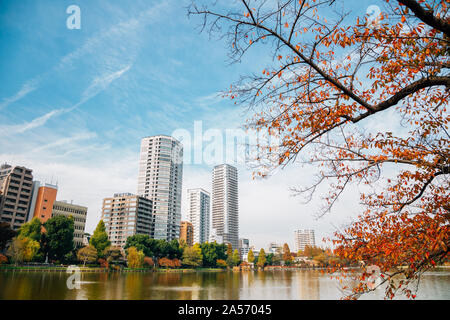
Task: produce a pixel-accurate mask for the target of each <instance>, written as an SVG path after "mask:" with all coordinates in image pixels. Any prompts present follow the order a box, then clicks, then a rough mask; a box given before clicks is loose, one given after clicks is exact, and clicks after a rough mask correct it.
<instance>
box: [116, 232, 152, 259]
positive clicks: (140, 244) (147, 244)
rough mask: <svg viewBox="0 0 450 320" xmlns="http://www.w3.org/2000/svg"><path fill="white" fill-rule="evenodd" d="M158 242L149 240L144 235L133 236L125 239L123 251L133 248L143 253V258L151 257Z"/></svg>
mask: <svg viewBox="0 0 450 320" xmlns="http://www.w3.org/2000/svg"><path fill="white" fill-rule="evenodd" d="M157 243H158V240H154V239H150V237H149V236H148V235H146V234H135V235H133V236H131V237H128V238H127V242H126V244H125V247H124V249H128V248H130V247H135V248H136V249H137V250H141V251H142V252H144V254H145V256H147V257H153V256H156V255H155V254H154V252H155V249H156V246H157Z"/></svg>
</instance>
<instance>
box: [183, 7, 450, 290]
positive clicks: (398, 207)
mask: <svg viewBox="0 0 450 320" xmlns="http://www.w3.org/2000/svg"><path fill="white" fill-rule="evenodd" d="M239 3H240V4H241V6H240V9H236V7H235V6H234V7H232V9H230V10H229V11H227V10H228V9H226V8H225V7H224V6H220V4H204V5H202V4H199V1H195V3H194V2H193V4H192V5H191V7H190V8H189V13H190V14H191V15H198V16H201V17H202V18H203V20H202V21H203V23H202V27H203V28H204V29H205V28H207V29H208V30H209V32H210V33H211V34H214V33H218V34H219V35H220V36H225V37H227V38H228V40H229V45H230V56H231V58H232V59H234V60H235V61H240V59H241V57H242V56H243V55H244V54H245V53H246V52H247V51H248V50H250V49H251V48H252V47H254V46H257V47H258V49H259V50H263V48H267V51H268V52H269V53H270V54H271V55H272V56H273V61H274V62H273V63H272V64H270V65H267V66H265V68H264V69H263V70H262V72H261V73H258V74H253V75H249V76H247V77H244V78H242V79H241V80H240V81H239V82H238V83H237V84H236V85H233V86H231V89H230V90H229V92H228V95H229V96H230V98H231V99H233V100H234V101H236V103H238V104H245V105H247V106H248V107H249V110H253V111H254V116H253V117H251V118H250V119H249V121H248V123H247V127H248V129H250V130H256V131H257V132H262V133H266V134H268V135H269V136H272V137H275V138H276V139H278V141H279V143H278V144H277V145H273V144H270V143H267V144H263V143H260V144H259V145H258V150H259V153H258V156H257V158H256V159H255V160H257V161H258V164H259V167H257V168H256V170H255V173H256V174H257V175H259V176H262V177H265V176H268V175H269V174H270V172H271V170H273V169H275V168H277V167H280V166H281V167H284V166H286V165H287V164H290V163H304V164H314V165H316V168H317V179H316V181H315V182H314V183H312V184H311V185H308V186H305V187H301V188H296V189H294V191H295V192H296V193H298V194H299V195H303V196H306V199H309V200H310V199H311V197H312V196H313V194H314V193H315V191H316V190H318V187H319V186H320V185H323V184H325V185H326V186H328V190H329V192H328V193H326V194H325V195H324V197H323V203H324V206H323V208H322V210H321V211H320V212H319V215H323V214H325V213H327V212H329V211H330V210H331V209H332V208H333V205H334V204H335V203H336V201H337V200H338V199H339V198H340V197H341V195H342V194H343V192H344V191H345V190H347V189H348V188H349V187H350V186H351V185H352V184H359V185H361V186H362V188H361V189H362V191H361V193H360V199H361V202H362V204H363V206H364V207H363V209H362V210H363V211H362V212H361V214H360V215H359V217H358V218H357V220H356V221H354V222H353V223H351V224H350V225H347V226H345V227H344V228H343V229H342V230H337V231H336V233H335V235H334V237H333V239H330V240H331V241H333V243H334V245H335V250H334V253H335V254H336V255H337V256H338V257H340V258H342V259H345V260H346V261H349V262H350V263H361V264H362V265H365V266H370V265H376V266H378V267H379V268H380V272H381V274H382V275H383V278H382V281H381V282H380V284H379V285H378V286H377V287H379V286H384V287H385V290H386V291H385V293H386V297H387V298H392V297H394V295H395V294H396V292H398V291H399V290H400V291H401V292H403V293H404V294H406V295H407V296H408V297H412V298H414V297H415V294H414V292H413V291H412V289H411V285H412V283H413V282H415V281H416V280H418V279H419V278H420V275H421V274H422V273H423V272H424V271H425V270H428V269H430V268H433V267H434V266H436V265H437V264H439V263H442V262H443V261H445V260H446V259H448V256H449V252H448V248H449V245H450V243H449V242H450V236H449V231H450V230H449V229H450V227H449V218H450V204H449V190H450V188H449V180H448V175H449V169H450V160H449V159H450V155H449V138H450V135H449V132H448V121H449V114H448V111H447V108H448V96H449V94H450V90H449V88H450V77H449V67H450V61H449V50H448V48H449V43H450V13H449V3H448V1H446V0H436V1H431V0H430V1H416V0H398V1H392V0H391V1H389V0H385V1H381V0H380V1H379V2H378V3H377V5H376V6H375V7H376V8H378V9H379V13H377V14H376V15H375V16H373V15H370V16H368V15H364V14H361V15H359V16H358V17H353V18H352V17H349V15H348V13H347V12H345V11H344V9H342V7H345V4H343V2H342V1H340V2H339V1H334V0H310V1H306V0H300V1H299V0H295V1H294V0H285V1H282V0H279V1H270V2H265V1H252V0H241V1H239ZM325 15H326V16H327V18H324V16H325ZM386 117H391V118H392V119H397V118H398V119H399V121H401V126H402V130H403V131H406V132H402V130H399V126H394V125H391V126H390V127H389V122H387V121H385V122H386V123H384V127H383V129H377V130H374V129H372V130H368V129H367V128H368V124H369V123H370V122H371V121H375V120H377V121H381V122H383V120H384V119H385V118H386ZM372 127H373V126H372ZM366 190H369V191H366ZM330 271H333V272H334V271H341V273H342V275H341V276H342V277H345V276H348V277H352V278H353V279H356V280H357V281H356V282H353V283H356V285H355V286H352V287H351V288H349V290H350V291H349V292H348V295H347V297H348V298H358V297H359V296H360V295H361V294H363V293H366V292H368V291H371V290H375V289H376V288H373V287H369V286H367V284H366V283H367V281H366V280H367V277H368V276H369V275H368V274H367V273H366V272H363V273H362V274H361V273H360V272H354V273H352V272H350V273H349V272H347V271H345V270H344V269H343V268H342V267H341V266H340V265H335V266H334V267H333V268H332V269H331V270H330ZM399 279H401V280H399Z"/></svg>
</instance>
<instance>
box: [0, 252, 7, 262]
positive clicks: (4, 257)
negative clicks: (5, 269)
mask: <svg viewBox="0 0 450 320" xmlns="http://www.w3.org/2000/svg"><path fill="white" fill-rule="evenodd" d="M4 263H8V258H7V257H6V256H5V255H3V254H0V264H4Z"/></svg>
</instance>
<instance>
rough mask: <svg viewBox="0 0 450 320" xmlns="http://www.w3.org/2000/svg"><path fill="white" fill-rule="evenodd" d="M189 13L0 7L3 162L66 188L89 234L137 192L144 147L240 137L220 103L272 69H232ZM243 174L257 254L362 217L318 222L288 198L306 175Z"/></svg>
mask: <svg viewBox="0 0 450 320" xmlns="http://www.w3.org/2000/svg"><path fill="white" fill-rule="evenodd" d="M188 3H189V1H149V0H146V1H144V0H140V1H139V0H133V1H127V2H125V1H119V0H114V1H112V0H108V1H106V0H105V1H101V0H89V1H88V0H85V1H74V0H71V1H63V0H60V1H54V0H40V1H32V0H23V1H16V0H12V1H8V0H2V1H1V5H0V70H1V72H0V83H1V84H2V85H1V86H0V162H8V163H12V164H18V165H24V166H27V167H30V168H32V169H33V170H34V175H35V177H36V178H37V179H38V180H41V181H46V182H56V181H58V184H59V193H58V198H59V199H60V200H63V199H66V200H74V203H79V204H82V205H86V206H88V207H89V211H88V222H87V231H89V232H92V230H93V229H94V228H95V225H96V223H97V222H98V220H99V217H100V208H101V202H102V199H103V198H104V197H107V196H111V195H112V193H115V192H136V188H137V166H138V152H139V143H140V139H141V138H142V137H144V136H150V135H154V134H171V133H172V132H173V131H174V130H176V129H180V128H181V129H186V130H188V131H192V130H193V124H194V121H199V120H201V121H203V127H204V130H206V129H208V128H219V129H225V128H236V127H239V126H241V125H242V124H243V123H244V121H243V120H244V119H245V116H246V114H245V112H244V111H243V109H242V108H241V107H239V106H236V105H234V104H233V103H232V102H231V101H230V100H228V99H226V98H225V99H224V98H221V97H220V95H219V96H217V94H218V93H219V92H220V91H223V90H226V89H227V88H229V86H230V84H232V83H233V82H235V81H236V80H238V78H239V75H243V74H246V73H249V72H259V71H260V70H262V69H263V68H264V66H265V65H266V64H267V63H270V61H271V60H270V59H271V57H270V54H267V53H266V52H265V51H263V50H253V51H250V52H249V54H248V55H246V56H245V57H244V59H243V61H242V63H240V64H232V65H230V64H229V61H228V58H227V48H226V46H225V43H224V42H222V41H213V40H211V39H209V37H208V35H207V34H199V33H198V31H197V30H196V26H198V24H199V20H198V19H195V18H190V19H188V17H187V12H186V9H185V6H186V5H187V4H188ZM72 4H76V5H78V6H79V7H80V8H81V29H80V30H76V29H75V30H69V29H67V27H66V19H67V17H68V16H69V15H68V14H66V8H67V7H68V6H69V5H72ZM353 4H358V5H359V6H358V5H355V6H354V7H353V8H354V10H355V11H356V12H357V13H359V14H364V13H365V12H366V9H367V6H366V5H362V4H361V3H360V2H357V1H356V2H354V3H353ZM239 169H240V223H241V229H240V234H241V236H242V237H248V238H250V240H251V242H252V243H253V244H255V245H256V246H257V247H266V246H267V244H268V243H269V242H270V241H272V240H273V241H278V242H288V243H290V244H291V243H292V242H293V230H294V229H295V228H315V229H317V230H318V238H321V237H322V236H325V235H327V234H328V233H329V232H330V231H332V229H333V227H332V226H333V225H334V224H338V223H340V222H342V221H345V219H347V218H348V217H347V216H348V215H349V214H350V213H351V212H356V211H357V207H355V208H348V207H345V206H344V205H341V206H340V207H339V205H338V207H337V211H338V214H336V215H334V216H332V217H331V218H326V219H322V220H320V221H316V220H314V219H313V218H312V214H313V211H314V206H315V205H317V203H316V204H314V203H312V204H310V205H302V204H301V203H300V202H299V200H298V199H295V198H292V197H291V196H290V193H289V190H288V188H289V187H290V186H292V185H295V184H296V183H297V182H298V181H306V180H307V179H310V173H309V172H308V171H307V170H301V169H298V168H289V169H287V170H286V171H284V172H282V173H279V174H278V175H277V176H276V177H274V178H273V179H271V180H264V181H252V179H251V178H250V174H251V171H250V170H246V169H245V168H244V167H239ZM211 170H212V167H211V166H207V165H186V166H185V170H184V177H183V179H184V181H183V186H184V188H183V202H185V201H186V199H185V190H186V189H187V188H191V187H192V188H195V187H202V188H205V189H207V190H210V183H211V181H210V180H211ZM292 177H295V178H294V179H293V178H292ZM350 198H351V196H350ZM182 207H183V209H182V212H183V216H185V215H186V212H185V208H186V206H185V205H182ZM275 217H276V218H275ZM274 222H275V223H274Z"/></svg>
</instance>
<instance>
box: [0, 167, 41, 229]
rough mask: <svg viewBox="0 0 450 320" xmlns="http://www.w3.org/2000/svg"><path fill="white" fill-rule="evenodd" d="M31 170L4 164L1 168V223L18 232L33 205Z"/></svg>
mask: <svg viewBox="0 0 450 320" xmlns="http://www.w3.org/2000/svg"><path fill="white" fill-rule="evenodd" d="M32 187H33V173H32V170H31V169H28V168H25V167H20V166H11V165H8V164H3V165H1V166H0V191H1V194H2V197H1V201H0V221H1V222H7V223H9V224H10V226H11V229H13V230H17V229H19V228H20V226H21V225H22V224H23V223H25V222H26V221H27V216H28V213H29V208H30V203H31V194H32V193H31V191H32Z"/></svg>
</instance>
